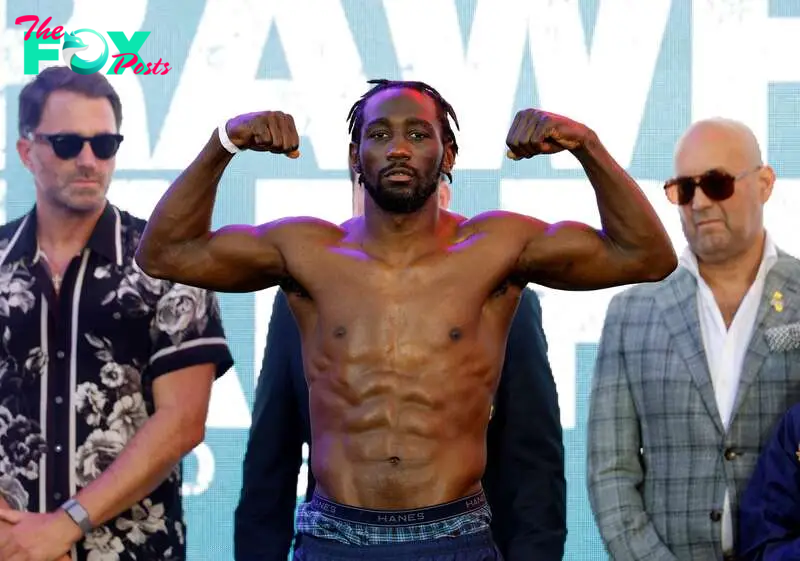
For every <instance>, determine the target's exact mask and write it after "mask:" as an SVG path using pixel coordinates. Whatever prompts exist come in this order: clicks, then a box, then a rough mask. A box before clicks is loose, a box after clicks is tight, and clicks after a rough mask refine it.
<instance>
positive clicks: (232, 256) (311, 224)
mask: <svg viewBox="0 0 800 561" xmlns="http://www.w3.org/2000/svg"><path fill="white" fill-rule="evenodd" d="M323 227H324V226H323V223H322V221H318V220H316V219H311V218H296V219H284V220H277V221H274V222H269V223H265V224H262V225H259V226H248V225H230V226H223V227H221V228H219V229H217V230H215V231H213V232H209V233H208V234H207V235H206V236H204V237H202V238H198V239H195V240H192V241H188V242H185V243H183V244H180V245H175V246H171V247H168V248H165V249H164V252H163V255H162V256H161V258H160V259H159V260H158V263H156V264H154V263H152V262H151V263H147V265H148V267H149V268H147V269H145V270H146V271H148V273H150V274H151V275H152V276H154V277H157V278H168V279H169V280H171V281H173V282H178V283H181V284H187V285H191V286H197V287H200V288H204V289H206V290H215V291H219V292H255V291H257V290H262V289H265V288H270V287H272V286H275V285H277V284H278V283H279V282H280V281H281V279H283V278H286V277H287V276H289V272H288V270H287V255H289V256H290V255H291V253H292V248H294V247H296V246H298V245H299V243H300V242H301V241H302V240H304V239H306V238H311V239H313V237H314V236H315V234H318V233H319V232H320V230H321V228H323ZM137 260H138V256H137ZM142 265H143V266H144V265H145V264H144V263H143V264H142Z"/></svg>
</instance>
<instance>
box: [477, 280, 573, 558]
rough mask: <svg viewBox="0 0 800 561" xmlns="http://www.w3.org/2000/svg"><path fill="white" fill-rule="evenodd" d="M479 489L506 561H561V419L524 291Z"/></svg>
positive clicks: (537, 308)
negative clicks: (484, 474)
mask: <svg viewBox="0 0 800 561" xmlns="http://www.w3.org/2000/svg"><path fill="white" fill-rule="evenodd" d="M487 448H488V456H489V457H488V460H487V470H486V476H485V477H484V487H485V488H486V494H487V497H488V499H489V503H490V506H491V507H492V514H493V516H492V532H493V535H494V538H495V541H496V542H497V544H498V547H499V548H500V550H501V552H502V554H503V556H504V557H505V559H506V560H507V561H522V560H529V559H540V560H542V561H560V559H561V558H562V557H563V555H564V544H565V542H566V537H567V519H566V494H567V489H566V481H565V478H564V445H563V441H562V429H561V414H560V410H559V406H558V393H557V390H556V384H555V380H554V379H553V374H552V371H551V369H550V363H549V361H548V359H547V340H546V338H545V334H544V329H543V328H542V309H541V305H540V303H539V299H538V297H537V296H536V293H535V292H533V291H532V290H529V289H526V290H525V291H523V295H522V298H521V300H520V304H519V307H518V309H517V313H516V315H515V317H514V320H513V322H512V324H511V329H510V331H509V337H508V343H507V346H506V357H505V363H504V366H503V372H502V375H501V378H500V383H499V386H498V391H497V398H496V401H495V412H494V415H493V417H492V420H491V422H490V423H489V432H488V436H487Z"/></svg>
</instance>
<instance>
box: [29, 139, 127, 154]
mask: <svg viewBox="0 0 800 561" xmlns="http://www.w3.org/2000/svg"><path fill="white" fill-rule="evenodd" d="M33 137H34V139H36V140H39V141H44V142H47V143H49V144H50V146H52V147H53V152H55V154H56V156H58V157H59V158H61V159H62V160H71V159H72V158H75V157H77V156H78V154H80V153H81V150H83V144H84V143H85V142H88V143H89V146H91V147H92V152H93V153H94V155H95V156H96V157H97V158H98V159H100V160H108V159H109V158H111V157H113V156H114V155H115V154H116V153H117V150H119V145H120V143H122V140H123V138H124V137H123V136H122V135H121V134H96V135H94V136H81V135H79V134H34V135H33Z"/></svg>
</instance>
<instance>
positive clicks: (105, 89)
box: [18, 66, 122, 137]
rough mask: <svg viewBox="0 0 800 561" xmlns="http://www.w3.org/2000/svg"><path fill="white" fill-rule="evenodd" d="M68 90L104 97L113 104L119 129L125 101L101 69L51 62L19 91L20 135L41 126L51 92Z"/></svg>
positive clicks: (88, 95) (24, 134) (87, 95)
mask: <svg viewBox="0 0 800 561" xmlns="http://www.w3.org/2000/svg"><path fill="white" fill-rule="evenodd" d="M59 90H61V91H68V92H73V93H77V94H81V95H84V96H86V97H91V98H98V97H104V98H106V99H107V100H108V102H109V103H110V104H111V109H113V111H114V119H115V121H116V123H117V130H119V128H120V126H121V125H122V102H121V101H120V99H119V95H117V92H116V90H114V87H113V86H112V85H111V84H110V83H109V81H108V79H107V78H106V77H105V76H104V75H103V74H101V73H100V72H95V73H93V74H78V73H76V72H73V71H72V70H70V69H69V68H67V67H66V66H51V67H49V68H46V69H45V70H42V71H41V72H40V73H39V75H38V76H36V78H34V79H33V81H31V82H30V83H28V84H27V85H26V86H25V87H24V88H22V92H21V93H20V95H19V124H18V129H19V135H20V136H21V137H24V136H27V135H28V134H30V133H31V132H33V131H34V130H36V127H38V126H39V123H40V122H41V120H42V112H43V111H44V106H45V104H46V103H47V99H48V98H49V97H50V94H51V93H53V92H55V91H59Z"/></svg>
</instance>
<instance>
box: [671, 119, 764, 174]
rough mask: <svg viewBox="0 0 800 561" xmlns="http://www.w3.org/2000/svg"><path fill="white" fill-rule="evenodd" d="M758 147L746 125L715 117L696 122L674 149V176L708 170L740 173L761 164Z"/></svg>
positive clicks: (756, 140) (753, 135) (759, 148)
mask: <svg viewBox="0 0 800 561" xmlns="http://www.w3.org/2000/svg"><path fill="white" fill-rule="evenodd" d="M762 164H763V162H762V159H761V147H760V146H759V145H758V139H756V135H755V134H753V131H752V130H750V128H749V127H747V125H745V124H743V123H740V122H739V121H734V120H732V119H724V118H722V117H717V118H713V119H705V120H703V121H698V122H696V123H694V124H693V125H692V126H690V127H689V128H688V129H687V131H686V132H685V133H684V134H683V136H682V137H681V139H680V140H679V141H678V144H677V146H676V148H675V172H676V175H697V174H700V173H703V172H705V171H708V170H709V169H724V170H726V171H728V172H730V173H734V174H736V173H739V172H741V171H744V170H745V169H753V168H755V167H758V166H760V165H762Z"/></svg>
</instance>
